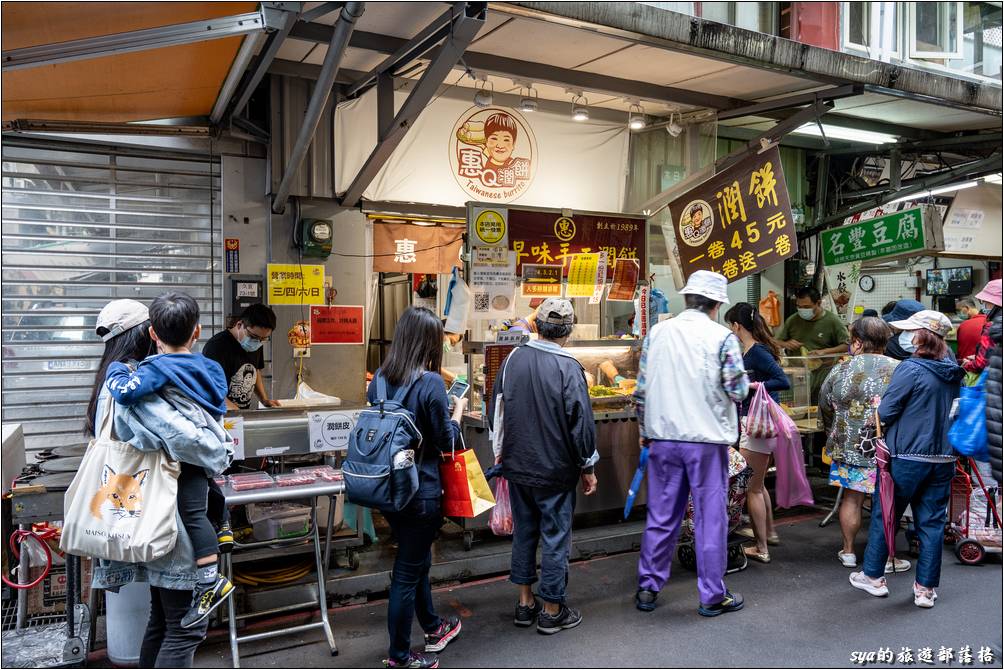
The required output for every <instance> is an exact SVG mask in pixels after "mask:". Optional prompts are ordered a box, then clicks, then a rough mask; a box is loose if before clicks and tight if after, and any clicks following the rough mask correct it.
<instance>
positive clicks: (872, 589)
mask: <svg viewBox="0 0 1004 670" xmlns="http://www.w3.org/2000/svg"><path fill="white" fill-rule="evenodd" d="M889 325H891V326H892V327H893V328H896V329H898V330H900V331H902V332H901V333H900V335H899V345H900V346H901V347H903V348H904V349H905V350H907V351H909V352H911V357H910V358H908V359H906V360H905V361H903V362H902V363H900V364H899V366H898V367H897V368H896V372H895V373H893V376H892V381H891V382H890V383H889V387H888V388H887V389H886V392H885V394H884V395H883V396H882V403H881V405H880V406H879V421H881V422H882V425H883V427H884V428H885V431H884V432H885V436H886V443H887V444H888V446H889V453H890V454H891V456H892V463H891V471H892V478H893V481H894V482H895V515H896V524H897V525H898V524H899V520H900V517H901V516H902V515H903V512H904V510H905V509H906V507H907V505H909V506H910V507H911V508H912V509H913V515H914V523H915V524H916V527H917V533H918V535H919V537H920V557H919V558H918V560H917V578H916V581H915V582H914V585H913V602H914V604H915V605H917V607H934V601H935V600H936V599H937V597H938V595H937V593H935V588H936V587H937V586H938V582H939V579H940V577H941V552H942V544H943V542H944V538H945V520H946V515H945V509H946V507H947V506H948V496H949V494H950V492H951V484H952V477H953V476H954V473H955V459H956V457H957V455H956V454H955V452H954V450H953V449H952V446H951V445H950V444H949V442H948V425H949V413H950V412H951V408H952V404H953V402H954V401H955V399H956V398H957V397H958V395H959V382H960V381H962V377H963V376H964V374H965V373H964V372H963V370H962V368H960V367H959V366H958V365H957V364H956V362H955V358H954V357H953V356H952V355H951V352H950V351H949V349H948V346H947V345H946V344H945V336H946V335H948V333H949V332H950V331H951V330H952V322H951V321H949V320H948V317H946V316H945V315H944V314H942V313H940V312H935V311H932V310H924V311H921V312H917V313H916V314H914V315H913V316H911V317H910V318H909V319H906V320H905V321H895V322H893V323H891V324H889ZM888 553H889V552H888V549H887V544H886V539H885V530H884V528H883V523H882V505H881V503H880V501H879V492H878V490H876V492H875V499H874V502H873V503H872V518H871V526H870V527H869V530H868V547H867V549H865V560H864V570H863V571H861V572H852V573H851V576H850V581H851V585H852V586H854V588H857V589H861V590H862V591H866V592H868V593H870V594H871V595H873V596H886V595H889V589H888V587H887V586H886V583H885V577H883V573H884V571H885V564H886V559H887V558H888Z"/></svg>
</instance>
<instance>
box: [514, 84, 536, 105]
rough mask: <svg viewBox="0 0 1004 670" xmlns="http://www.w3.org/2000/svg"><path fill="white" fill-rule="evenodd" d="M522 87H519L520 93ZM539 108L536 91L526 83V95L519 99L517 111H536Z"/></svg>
mask: <svg viewBox="0 0 1004 670" xmlns="http://www.w3.org/2000/svg"><path fill="white" fill-rule="evenodd" d="M522 91H523V89H522V87H521V88H520V92H521V93H522ZM539 108H540V105H539V104H538V103H537V91H536V90H534V88H533V86H532V85H530V84H528V85H527V86H526V95H525V96H523V98H522V99H521V100H520V101H519V111H521V112H536V111H537V110H538V109H539Z"/></svg>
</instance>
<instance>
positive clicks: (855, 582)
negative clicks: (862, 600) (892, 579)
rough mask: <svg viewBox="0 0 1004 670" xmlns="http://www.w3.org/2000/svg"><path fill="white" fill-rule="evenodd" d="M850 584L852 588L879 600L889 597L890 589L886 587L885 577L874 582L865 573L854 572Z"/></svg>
mask: <svg viewBox="0 0 1004 670" xmlns="http://www.w3.org/2000/svg"><path fill="white" fill-rule="evenodd" d="M850 582H851V586H853V587H854V588H856V589H861V590H862V591H864V592H865V593H869V594H871V595H873V596H876V597H878V598H882V597H885V596H887V595H889V587H887V586H886V585H885V577H882V578H880V579H878V580H874V581H873V580H872V578H871V577H869V576H868V575H866V574H865V573H864V572H852V573H851V576H850Z"/></svg>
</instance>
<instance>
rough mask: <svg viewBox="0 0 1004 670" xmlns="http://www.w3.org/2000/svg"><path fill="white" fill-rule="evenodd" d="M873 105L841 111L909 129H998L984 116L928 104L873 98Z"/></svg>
mask: <svg viewBox="0 0 1004 670" xmlns="http://www.w3.org/2000/svg"><path fill="white" fill-rule="evenodd" d="M876 98H877V99H879V100H884V101H885V102H879V103H877V104H871V105H866V106H862V107H855V108H854V109H850V110H841V113H842V114H844V115H845V116H853V117H856V118H862V119H877V120H881V121H885V122H887V123H895V124H898V125H902V126H909V127H911V128H922V129H924V130H943V131H953V130H978V129H982V128H1000V126H1001V123H1000V119H995V118H994V117H992V116H987V115H986V114H979V113H977V112H967V111H965V110H957V109H951V108H946V107H940V106H938V105H929V104H926V103H922V102H916V101H913V100H903V99H899V98H891V97H889V96H882V95H879V96H876Z"/></svg>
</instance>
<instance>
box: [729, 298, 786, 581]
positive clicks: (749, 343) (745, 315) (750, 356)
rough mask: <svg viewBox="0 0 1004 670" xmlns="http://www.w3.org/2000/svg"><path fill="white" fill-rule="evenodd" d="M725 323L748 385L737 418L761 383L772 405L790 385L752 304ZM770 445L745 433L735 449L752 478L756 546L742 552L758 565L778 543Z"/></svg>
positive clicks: (749, 498) (738, 306)
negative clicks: (769, 483)
mask: <svg viewBox="0 0 1004 670" xmlns="http://www.w3.org/2000/svg"><path fill="white" fill-rule="evenodd" d="M725 322H726V323H727V324H728V325H729V327H731V328H732V332H733V333H735V334H736V337H738V338H739V342H740V343H741V344H742V350H743V365H744V366H745V368H746V373H747V374H748V375H749V378H750V381H751V382H752V383H751V384H750V394H749V397H747V399H746V400H745V402H743V404H742V408H741V416H742V417H745V416H746V414H747V413H748V412H749V406H750V400H752V398H753V394H754V393H755V392H756V389H757V386H759V385H760V384H762V385H763V386H764V388H765V389H766V390H767V393H768V394H769V395H770V397H771V398H773V399H774V401H775V402H776V401H777V400H778V395H777V394H778V392H779V391H784V390H785V389H787V388H790V386H791V384H790V382H789V381H788V376H787V375H786V374H784V370H782V369H781V365H780V361H781V349H780V347H779V346H778V344H777V342H775V341H774V338H773V337H772V336H771V334H770V330H769V329H768V328H767V322H766V321H764V319H763V317H762V316H760V314H759V313H758V312H757V310H756V309H755V308H754V307H753V305H750V304H749V303H746V302H740V303H737V304H736V305H734V306H733V307H732V308H731V309H730V310H729V311H728V312H726V313H725ZM741 425H742V422H741ZM774 445H775V440H774V439H757V438H751V437H749V436H748V435H747V434H746V431H745V430H743V431H742V435H741V436H740V438H739V450H740V452H741V453H742V455H743V458H745V459H746V462H747V463H748V464H749V465H750V466H751V467H752V468H753V476H752V477H751V478H750V483H749V488H748V489H747V491H746V506H747V509H748V511H749V515H750V524H751V526H752V531H753V532H752V536H753V539H754V540H755V541H756V546H755V547H745V548H744V551H745V552H746V555H747V556H748V557H750V558H752V559H753V560H755V561H760V562H761V563H770V553H769V552H768V550H767V545H768V544H777V543H778V537H777V532H776V531H775V530H774V513H773V511H772V507H771V500H770V494H769V493H768V492H767V489H766V488H765V487H764V485H763V480H764V476H765V475H766V474H767V468H768V467H770V456H771V454H772V453H773V451H774Z"/></svg>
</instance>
